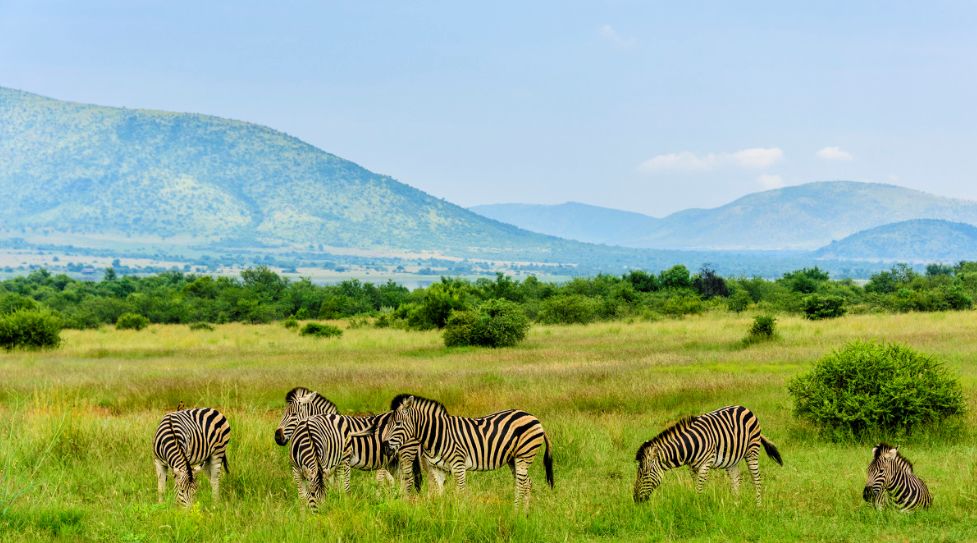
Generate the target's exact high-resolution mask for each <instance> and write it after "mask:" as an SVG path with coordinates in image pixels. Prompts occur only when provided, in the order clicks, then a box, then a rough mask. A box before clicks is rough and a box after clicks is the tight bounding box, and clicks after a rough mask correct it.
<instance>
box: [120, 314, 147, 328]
mask: <svg viewBox="0 0 977 543" xmlns="http://www.w3.org/2000/svg"><path fill="white" fill-rule="evenodd" d="M147 326H149V319H147V318H146V317H143V316H142V315H140V314H139V313H123V314H121V315H119V318H118V319H116V320H115V329H116V330H142V329H143V328H145V327H147Z"/></svg>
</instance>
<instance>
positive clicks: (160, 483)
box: [153, 458, 169, 503]
mask: <svg viewBox="0 0 977 543" xmlns="http://www.w3.org/2000/svg"><path fill="white" fill-rule="evenodd" d="M153 464H155V465H156V501H158V502H159V503H163V494H166V474H167V472H168V471H169V468H167V467H166V466H165V465H164V464H163V463H162V462H160V461H159V459H156V458H154V459H153Z"/></svg>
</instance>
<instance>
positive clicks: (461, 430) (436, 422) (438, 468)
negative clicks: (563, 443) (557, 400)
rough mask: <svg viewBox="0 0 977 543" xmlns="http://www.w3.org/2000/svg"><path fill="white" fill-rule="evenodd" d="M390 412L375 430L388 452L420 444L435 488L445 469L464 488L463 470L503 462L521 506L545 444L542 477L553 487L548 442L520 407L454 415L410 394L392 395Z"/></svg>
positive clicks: (483, 468)
mask: <svg viewBox="0 0 977 543" xmlns="http://www.w3.org/2000/svg"><path fill="white" fill-rule="evenodd" d="M390 410H391V411H393V417H391V418H390V419H388V420H387V423H386V425H385V426H383V427H382V431H380V428H381V427H379V426H377V427H375V428H374V431H375V432H377V431H378V432H379V433H381V435H382V436H383V440H384V443H385V444H386V445H387V446H388V447H389V448H390V449H391V450H393V451H399V450H400V449H401V448H402V447H403V446H404V443H409V442H419V443H420V453H421V456H423V459H424V460H425V462H426V464H427V466H428V467H429V469H430V471H431V474H432V475H433V477H434V480H435V482H436V484H437V488H438V491H439V492H442V491H443V488H444V480H445V478H446V476H447V474H448V473H449V472H450V473H451V474H452V475H453V476H454V479H455V482H456V483H457V485H458V488H459V489H464V488H465V478H466V474H467V472H468V471H470V470H474V471H488V470H494V469H498V468H501V467H502V466H504V465H508V466H509V469H511V470H512V474H513V477H514V478H515V506H516V508H518V507H519V505H520V504H522V506H523V508H524V509H528V508H529V498H530V494H531V492H532V480H531V479H530V478H529V467H530V466H531V465H532V463H533V460H534V459H535V458H536V453H537V452H538V450H539V448H540V447H542V446H544V445H545V446H546V450H545V453H544V455H543V465H544V466H545V468H546V481H547V483H549V485H550V487H552V486H553V457H552V455H551V454H550V440H549V438H548V437H547V436H546V432H544V431H543V425H542V424H540V422H539V419H537V418H536V417H534V416H532V415H530V414H529V413H526V412H525V411H519V410H515V409H510V410H507V411H500V412H498V413H493V414H491V415H487V416H485V417H480V418H467V417H455V416H451V415H449V414H448V410H447V409H446V408H445V407H444V405H442V404H441V403H440V402H437V401H435V400H429V399H426V398H421V397H419V396H412V395H410V394H401V395H399V396H397V397H396V398H394V399H393V401H392V402H391V403H390ZM401 461H402V462H403V461H404V460H403V459H402V460H401Z"/></svg>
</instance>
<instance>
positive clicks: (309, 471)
mask: <svg viewBox="0 0 977 543" xmlns="http://www.w3.org/2000/svg"><path fill="white" fill-rule="evenodd" d="M344 418H345V417H343V416H342V415H336V414H327V415H314V416H311V417H305V416H301V415H300V418H299V421H298V422H297V423H296V425H295V426H296V431H295V434H294V435H293V436H292V437H293V439H292V440H291V441H292V447H291V450H290V453H291V459H292V477H293V478H294V479H295V484H296V485H297V486H298V490H299V496H300V497H301V498H302V499H303V500H305V501H306V503H307V504H308V506H309V509H311V510H312V511H313V512H316V511H318V510H319V502H320V501H322V499H323V498H324V497H325V494H326V484H325V481H326V477H328V478H329V479H330V480H333V478H334V476H335V471H336V469H339V470H341V476H342V483H343V490H344V491H345V492H347V493H349V476H350V464H349V458H350V453H351V450H350V431H349V425H347V424H345V423H344V422H343V419H344Z"/></svg>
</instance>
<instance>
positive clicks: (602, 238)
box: [468, 202, 659, 245]
mask: <svg viewBox="0 0 977 543" xmlns="http://www.w3.org/2000/svg"><path fill="white" fill-rule="evenodd" d="M468 209H470V210H471V211H474V212H475V213H478V214H479V215H484V216H486V217H489V218H491V219H495V220H497V221H501V222H504V223H508V224H514V225H517V226H519V227H520V228H524V229H526V230H529V231H530V232H539V233H541V234H549V235H551V236H557V237H561V238H566V239H573V240H577V241H585V242H588V243H606V244H610V245H619V244H620V241H621V240H622V239H629V238H633V237H637V236H641V235H643V234H644V233H646V232H648V231H649V230H651V229H652V228H655V226H656V225H657V223H658V221H659V219H656V218H654V217H649V216H648V215H642V214H641V213H632V212H630V211H621V210H617V209H610V208H606V207H598V206H592V205H587V204H580V203H576V202H567V203H565V204H559V205H552V206H547V205H532V204H490V205H481V206H473V207H470V208H468Z"/></svg>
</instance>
